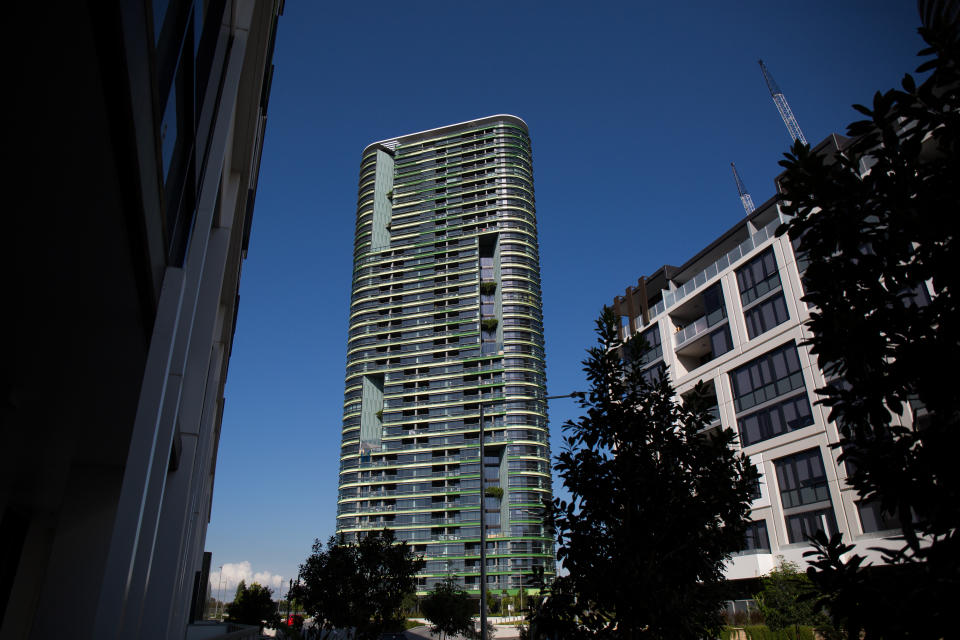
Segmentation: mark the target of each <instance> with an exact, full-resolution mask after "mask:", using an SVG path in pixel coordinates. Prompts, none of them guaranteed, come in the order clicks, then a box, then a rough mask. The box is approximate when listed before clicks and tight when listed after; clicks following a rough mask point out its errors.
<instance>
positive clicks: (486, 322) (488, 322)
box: [480, 318, 500, 333]
mask: <svg viewBox="0 0 960 640" xmlns="http://www.w3.org/2000/svg"><path fill="white" fill-rule="evenodd" d="M498 324H500V322H499V321H498V320H497V319H496V318H484V319H483V320H481V321H480V328H481V329H483V330H484V331H486V332H488V333H489V332H491V331H494V330H496V328H497V325H498Z"/></svg>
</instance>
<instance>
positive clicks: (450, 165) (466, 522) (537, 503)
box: [337, 115, 554, 593]
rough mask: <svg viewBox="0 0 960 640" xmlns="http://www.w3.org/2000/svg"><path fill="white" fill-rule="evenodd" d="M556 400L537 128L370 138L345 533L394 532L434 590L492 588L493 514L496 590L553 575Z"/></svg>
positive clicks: (466, 126) (474, 128)
mask: <svg viewBox="0 0 960 640" xmlns="http://www.w3.org/2000/svg"><path fill="white" fill-rule="evenodd" d="M544 393H545V364H544V352H543V316H542V308H541V299H540V263H539V257H538V250H537V224H536V214H535V208H534V194H533V170H532V165H531V151H530V137H529V135H528V131H527V126H526V124H524V122H523V121H522V120H520V119H519V118H516V117H514V116H509V115H497V116H491V117H487V118H481V119H478V120H472V121H470V122H464V123H461V124H455V125H451V126H446V127H441V128H439V129H432V130H430V131H424V132H420V133H414V134H410V135H405V136H401V137H398V138H393V139H390V140H384V141H381V142H376V143H374V144H371V145H369V146H368V147H367V148H366V149H365V150H364V151H363V155H362V158H361V163H360V189H359V197H358V203H357V226H356V238H355V248H354V271H353V288H352V296H351V303H350V332H349V340H348V350H347V371H346V393H345V398H344V411H343V444H342V450H341V458H340V459H341V462H340V481H339V497H338V509H337V532H338V533H339V534H342V535H343V536H344V537H345V539H346V540H347V541H353V540H356V539H357V538H358V537H361V536H363V535H365V534H367V533H368V532H371V531H377V530H381V529H383V528H389V529H392V530H394V531H395V532H396V534H397V536H398V538H400V539H403V540H407V541H409V542H410V544H411V545H412V546H413V549H414V550H415V551H416V552H417V553H419V554H422V555H423V556H424V557H425V559H426V567H425V569H424V570H423V572H422V574H421V575H420V576H419V577H418V591H419V592H420V593H424V592H426V591H427V590H429V589H431V588H432V587H433V586H434V585H435V584H436V583H437V582H438V581H440V580H442V579H444V578H445V577H447V576H453V577H455V578H456V579H457V580H458V581H460V582H461V583H462V584H463V585H464V587H465V588H466V589H467V590H468V591H471V592H474V593H478V592H479V588H480V582H479V580H480V577H479V576H480V522H481V509H482V510H483V518H484V523H485V527H486V534H487V535H486V539H487V543H486V546H487V586H488V588H489V589H491V590H494V589H495V590H507V591H508V592H510V591H512V592H513V593H516V592H517V590H518V589H519V588H520V587H521V586H526V585H527V584H528V583H529V582H530V576H531V575H532V574H533V572H534V570H535V569H534V568H535V567H542V568H543V569H544V572H545V574H546V575H547V576H551V575H552V574H553V572H554V568H553V566H554V565H553V543H552V538H551V537H550V536H549V535H548V534H546V533H545V532H544V530H543V525H542V521H541V518H542V513H543V502H544V500H549V499H550V497H551V484H550V449H549V442H548V438H547V416H546V404H545V401H544ZM481 416H482V420H483V424H482V425H481ZM481 434H483V436H482V437H484V438H485V440H484V444H485V453H484V458H483V459H482V460H481V459H480V449H479V446H480V438H481ZM481 483H482V484H481Z"/></svg>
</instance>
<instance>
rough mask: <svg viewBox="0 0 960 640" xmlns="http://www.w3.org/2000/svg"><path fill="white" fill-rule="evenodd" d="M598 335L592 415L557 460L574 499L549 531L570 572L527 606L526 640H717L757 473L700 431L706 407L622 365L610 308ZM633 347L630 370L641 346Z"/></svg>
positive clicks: (591, 359)
mask: <svg viewBox="0 0 960 640" xmlns="http://www.w3.org/2000/svg"><path fill="white" fill-rule="evenodd" d="M597 334H598V345H597V346H596V347H593V348H592V349H590V350H589V351H588V357H587V359H586V360H585V361H584V365H585V368H584V370H585V371H586V373H587V378H588V380H589V381H590V384H591V390H590V392H589V394H585V396H584V397H582V398H581V401H580V402H581V406H582V407H583V408H584V409H586V415H585V416H583V417H581V418H580V419H579V420H577V421H576V422H573V421H570V422H567V423H566V424H565V425H564V431H565V433H566V435H565V438H564V441H565V447H564V450H563V452H562V453H560V455H559V456H558V457H557V462H556V469H557V471H558V474H559V476H560V478H561V479H562V480H563V484H564V486H565V487H566V489H567V491H569V493H570V495H571V500H570V501H569V502H567V501H564V500H560V499H556V500H554V503H553V508H552V515H551V522H552V524H553V526H554V527H555V530H556V535H557V541H558V543H559V550H558V552H557V558H558V559H559V560H561V561H562V562H563V566H564V567H565V568H566V569H567V570H568V572H569V574H568V575H566V576H562V577H559V578H557V579H556V580H555V581H554V582H553V584H552V586H551V588H550V594H549V597H547V598H546V599H545V600H542V601H540V602H538V603H537V604H536V606H534V607H532V608H533V609H534V610H535V612H534V613H532V614H531V635H534V636H535V637H536V635H538V634H546V635H548V636H550V637H569V638H575V637H588V636H590V637H592V636H595V635H598V634H599V635H603V636H604V637H609V638H635V637H638V636H640V635H643V636H644V637H650V638H666V637H669V638H700V637H705V636H708V635H710V636H711V637H716V635H717V634H718V633H719V631H720V628H721V626H722V621H721V618H720V610H721V601H722V599H723V598H722V596H721V595H720V593H719V589H718V587H719V586H720V585H721V583H722V582H723V564H724V561H725V560H727V559H728V558H729V556H730V554H731V553H732V552H734V551H738V550H740V549H741V548H743V543H744V536H745V531H746V526H747V524H748V523H747V520H746V519H745V518H746V516H747V514H748V513H749V510H750V502H751V498H750V495H751V492H752V490H753V486H754V485H755V483H756V481H757V477H758V476H757V472H756V469H754V467H753V466H752V465H751V464H749V462H748V461H747V460H746V459H745V458H744V457H743V456H742V455H739V454H737V453H736V452H735V451H734V450H733V448H732V444H733V438H734V434H733V433H732V432H731V431H728V430H721V431H720V432H719V433H713V434H709V435H707V434H704V433H703V432H702V431H703V429H704V427H706V425H707V424H708V423H709V422H710V421H711V417H710V416H709V414H708V412H707V411H706V409H707V407H706V406H704V403H703V402H702V400H699V399H693V400H690V401H689V402H687V403H685V404H684V405H683V406H681V405H680V404H678V403H677V399H676V396H675V393H674V390H673V388H672V387H671V385H670V382H669V380H668V379H667V377H666V376H660V377H659V378H657V379H655V380H653V381H652V382H650V381H648V380H647V379H645V376H644V375H642V373H641V371H639V370H638V368H635V367H632V366H627V365H625V363H624V362H623V360H622V359H621V358H620V355H619V349H618V347H619V346H620V344H619V341H618V339H617V332H616V329H615V325H614V315H613V312H612V311H611V310H610V309H609V308H605V309H604V312H603V314H602V315H601V316H600V318H599V319H598V320H597ZM626 348H627V349H628V351H631V352H632V355H633V357H634V360H635V359H636V357H637V356H638V355H639V350H640V349H641V348H643V346H642V345H638V344H635V343H631V344H629V345H627V346H626ZM696 395H698V396H700V395H703V389H702V387H698V391H697V394H696Z"/></svg>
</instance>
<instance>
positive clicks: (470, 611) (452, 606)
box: [420, 578, 477, 640]
mask: <svg viewBox="0 0 960 640" xmlns="http://www.w3.org/2000/svg"><path fill="white" fill-rule="evenodd" d="M476 609H477V602H476V601H475V600H473V599H472V598H471V597H470V596H469V594H467V592H466V591H464V590H463V588H462V587H461V586H460V585H459V584H458V583H457V582H456V581H455V580H454V579H452V578H447V579H445V580H443V581H442V582H439V583H437V586H436V587H434V589H433V591H431V592H430V593H429V594H427V596H426V597H425V598H424V599H423V601H422V602H421V603H420V610H421V611H422V612H423V617H424V618H426V619H427V621H428V622H430V632H431V633H438V634H441V635H440V637H441V640H442V638H443V637H444V636H453V635H457V634H462V635H464V636H468V637H470V636H474V635H476V629H475V627H474V623H473V615H474V613H475V612H476Z"/></svg>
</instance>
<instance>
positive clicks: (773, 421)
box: [737, 393, 813, 447]
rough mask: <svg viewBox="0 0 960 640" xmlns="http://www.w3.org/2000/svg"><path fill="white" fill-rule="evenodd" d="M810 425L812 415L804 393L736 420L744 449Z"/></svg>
mask: <svg viewBox="0 0 960 640" xmlns="http://www.w3.org/2000/svg"><path fill="white" fill-rule="evenodd" d="M811 424H813V413H812V411H811V410H810V401H809V400H808V399H807V395H806V394H805V393H804V394H802V395H799V396H796V397H793V398H790V399H789V400H786V401H784V402H778V403H777V404H774V405H771V406H767V407H764V408H763V409H760V410H759V411H754V412H753V413H750V414H748V415H745V416H742V417H738V418H737V428H738V429H739V431H740V443H741V446H744V447H749V446H750V445H752V444H756V443H757V442H763V441H764V440H769V439H770V438H774V437H776V436H779V435H781V434H783V433H787V432H788V431H792V430H794V429H801V428H803V427H807V426H810V425H811Z"/></svg>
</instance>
